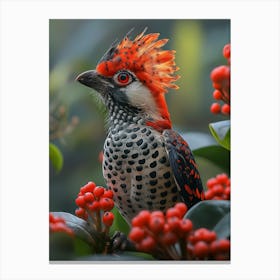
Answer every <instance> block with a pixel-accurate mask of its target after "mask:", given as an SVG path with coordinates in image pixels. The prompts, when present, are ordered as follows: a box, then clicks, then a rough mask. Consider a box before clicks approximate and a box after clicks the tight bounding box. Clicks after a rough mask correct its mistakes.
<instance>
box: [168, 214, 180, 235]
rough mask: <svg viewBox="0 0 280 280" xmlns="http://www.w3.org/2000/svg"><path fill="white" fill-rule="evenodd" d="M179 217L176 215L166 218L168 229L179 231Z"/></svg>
mask: <svg viewBox="0 0 280 280" xmlns="http://www.w3.org/2000/svg"><path fill="white" fill-rule="evenodd" d="M180 221H181V220H180V219H179V218H178V217H176V216H175V217H171V218H169V219H168V220H167V223H168V225H169V227H170V230H172V231H174V232H179V231H180Z"/></svg>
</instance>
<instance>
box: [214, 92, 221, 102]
mask: <svg viewBox="0 0 280 280" xmlns="http://www.w3.org/2000/svg"><path fill="white" fill-rule="evenodd" d="M213 98H214V99H216V100H221V99H222V93H221V92H220V91H219V90H214V92H213Z"/></svg>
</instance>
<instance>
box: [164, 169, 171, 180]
mask: <svg viewBox="0 0 280 280" xmlns="http://www.w3.org/2000/svg"><path fill="white" fill-rule="evenodd" d="M163 177H164V178H165V179H168V178H170V172H169V171H168V172H166V173H164V174H163Z"/></svg>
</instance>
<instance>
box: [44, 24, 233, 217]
mask: <svg viewBox="0 0 280 280" xmlns="http://www.w3.org/2000/svg"><path fill="white" fill-rule="evenodd" d="M133 27H134V28H135V29H134V31H133V33H132V35H131V36H132V37H133V38H134V36H136V35H137V34H138V33H140V32H141V31H143V29H144V28H145V27H148V30H147V33H150V32H151V33H152V32H156V33H157V32H159V33H160V34H161V35H160V38H169V42H168V43H167V45H166V46H165V47H164V48H165V49H175V50H176V63H177V65H178V66H179V67H180V70H179V71H178V72H177V73H178V74H179V75H180V76H181V79H180V80H179V81H178V82H177V84H178V85H179V86H180V89H179V90H177V91H170V92H169V93H168V94H167V95H166V99H167V103H168V106H169V111H170V114H171V118H172V121H173V128H174V129H175V130H177V131H179V132H180V133H182V134H184V133H185V132H196V133H197V135H200V133H206V134H208V135H209V137H212V136H210V135H211V134H210V132H209V128H208V124H209V123H210V122H216V121H219V120H223V119H226V118H225V117H223V116H221V115H217V116H215V115H213V114H211V113H210V110H209V108H210V105H211V104H212V102H213V98H212V92H213V88H212V84H211V80H210V78H209V75H210V72H211V70H212V69H213V68H214V67H216V66H218V65H222V64H226V61H225V59H224V58H223V56H222V49H223V46H224V45H225V44H227V43H229V42H230V20H57V19H54V20H50V22H49V71H50V78H49V90H50V99H49V101H50V104H49V108H50V142H52V143H54V144H55V145H56V146H58V147H59V149H60V150H61V152H62V154H63V158H64V162H63V167H62V170H61V171H60V172H59V173H58V172H56V171H55V170H54V169H53V167H52V166H51V164H50V192H49V194H50V197H49V202H50V211H67V212H71V213H74V210H75V208H76V206H75V197H76V195H77V193H78V192H79V188H80V187H81V186H83V185H84V184H86V183H87V182H88V181H94V182H95V183H96V184H98V185H102V186H104V180H103V177H102V169H101V163H100V162H99V160H98V157H99V153H100V151H102V148H103V142H104V139H105V138H106V128H105V121H104V116H105V113H104V107H103V106H102V104H100V102H98V100H97V98H96V96H95V93H94V91H93V90H90V89H89V88H86V87H84V86H82V85H80V84H79V83H77V82H75V77H76V76H77V75H78V74H79V73H81V72H83V71H86V70H89V69H94V68H95V66H96V63H97V62H98V61H99V59H100V58H101V57H102V55H103V54H104V52H105V51H106V50H107V49H108V48H109V46H110V45H111V43H112V42H113V41H114V40H115V39H118V40H121V39H122V38H123V37H124V36H125V34H126V33H127V32H128V31H129V30H130V29H131V28H133ZM204 136H205V135H204ZM190 146H191V147H192V145H190ZM196 161H197V163H198V165H199V170H200V173H201V176H202V179H203V182H204V183H205V181H206V180H207V178H209V177H212V176H215V175H216V174H217V173H219V172H223V171H224V170H221V169H220V168H219V167H218V166H215V165H214V164H213V163H212V162H209V161H207V160H205V159H204V158H200V157H196Z"/></svg>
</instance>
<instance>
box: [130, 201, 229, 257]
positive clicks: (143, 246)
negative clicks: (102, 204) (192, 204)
mask: <svg viewBox="0 0 280 280" xmlns="http://www.w3.org/2000/svg"><path fill="white" fill-rule="evenodd" d="M186 212H187V206H186V205H185V204H184V203H177V204H176V205H175V206H174V207H173V208H170V209H168V210H167V212H166V214H164V213H163V212H161V211H153V212H149V211H147V210H143V211H141V212H140V213H139V214H138V215H137V216H136V217H135V218H133V220H132V229H131V231H130V233H129V239H130V240H131V241H132V242H134V244H135V247H136V249H137V250H139V251H142V252H146V253H150V254H152V255H153V256H155V257H156V258H159V259H172V260H198V259H199V260H200V259H207V260H210V259H212V260H216V259H219V260H226V259H229V249H230V241H228V240H217V236H216V233H215V232H213V231H209V230H207V229H204V228H201V229H197V230H193V224H192V222H191V221H190V220H189V219H184V218H183V217H184V216H185V214H186Z"/></svg>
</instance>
